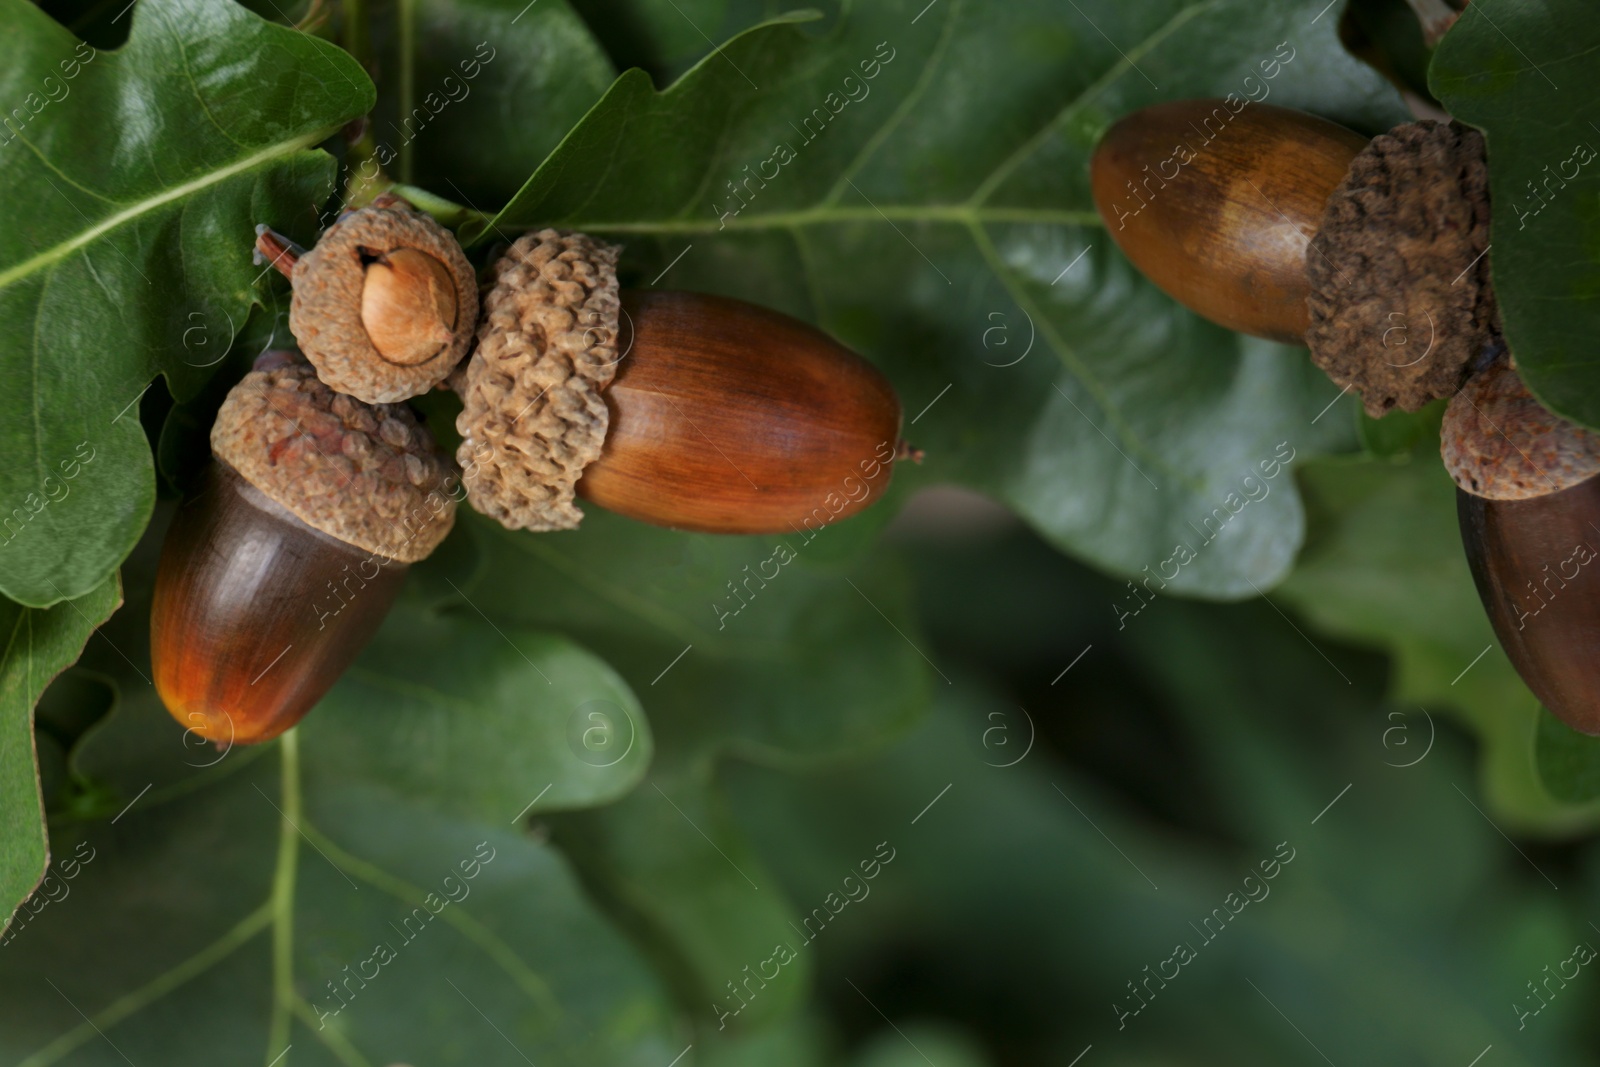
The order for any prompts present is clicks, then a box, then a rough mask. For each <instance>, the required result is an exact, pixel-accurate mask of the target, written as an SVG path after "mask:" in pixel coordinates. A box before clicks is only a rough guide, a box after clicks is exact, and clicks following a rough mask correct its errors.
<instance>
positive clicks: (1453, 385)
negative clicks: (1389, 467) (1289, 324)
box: [1306, 121, 1500, 417]
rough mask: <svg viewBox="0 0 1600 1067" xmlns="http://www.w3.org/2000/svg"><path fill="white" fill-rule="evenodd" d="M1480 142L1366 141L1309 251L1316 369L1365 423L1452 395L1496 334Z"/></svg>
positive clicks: (1443, 132)
mask: <svg viewBox="0 0 1600 1067" xmlns="http://www.w3.org/2000/svg"><path fill="white" fill-rule="evenodd" d="M1488 247H1489V170H1488V164H1487V162H1486V160H1485V154H1484V144H1483V137H1482V135H1481V134H1479V133H1478V132H1477V131H1476V130H1473V129H1469V128H1468V127H1466V126H1462V125H1460V124H1459V123H1454V122H1451V123H1441V122H1433V121H1426V122H1414V123H1410V124H1408V125H1405V126H1397V127H1395V128H1394V129H1393V130H1391V131H1390V132H1389V133H1387V134H1384V135H1382V136H1380V137H1376V138H1374V139H1373V140H1372V143H1371V144H1369V145H1368V146H1367V147H1366V149H1364V150H1363V151H1362V152H1361V154H1360V155H1358V156H1356V158H1355V161H1354V162H1353V163H1352V164H1351V165H1350V170H1349V172H1348V173H1347V174H1346V175H1345V178H1344V181H1343V182H1342V183H1341V184H1340V185H1339V187H1338V188H1337V189H1336V190H1334V192H1333V195H1332V196H1330V197H1329V198H1328V204H1327V207H1326V209H1325V210H1324V212H1323V216H1322V224H1321V227H1320V228H1319V229H1318V231H1317V236H1316V237H1315V238H1313V239H1312V241H1311V243H1310V245H1309V246H1308V247H1307V249H1306V278H1307V279H1308V280H1309V281H1310V283H1311V295H1310V296H1309V297H1308V298H1307V301H1306V303H1307V305H1308V307H1309V308H1310V311H1311V327H1310V329H1309V330H1308V331H1307V332H1306V344H1307V345H1309V346H1310V348H1311V359H1312V361H1313V362H1315V363H1316V365H1317V366H1319V367H1321V368H1322V369H1323V370H1324V371H1325V372H1327V375H1328V377H1330V378H1332V379H1333V380H1334V382H1335V383H1337V384H1339V385H1345V386H1354V387H1355V389H1356V390H1357V391H1358V392H1359V393H1360V394H1361V397H1362V400H1363V401H1364V402H1365V405H1366V409H1367V413H1368V414H1369V415H1372V416H1374V417H1376V416H1380V415H1382V414H1384V413H1385V412H1387V411H1389V410H1390V409H1391V408H1395V407H1398V408H1400V409H1401V410H1403V411H1416V410H1417V409H1419V408H1421V407H1422V406H1423V405H1425V404H1427V403H1429V402H1430V401H1433V400H1437V399H1439V398H1440V397H1446V396H1450V395H1452V394H1453V393H1454V392H1455V391H1456V390H1457V389H1458V388H1460V387H1461V383H1462V381H1463V380H1464V379H1465V378H1466V376H1467V375H1468V374H1469V373H1470V372H1471V371H1472V369H1473V365H1474V361H1475V360H1476V359H1477V357H1478V356H1479V354H1480V353H1481V352H1483V351H1484V349H1485V348H1486V347H1487V346H1489V345H1490V344H1491V343H1492V342H1493V340H1494V338H1496V337H1497V336H1498V335H1499V332H1500V320H1499V312H1498V310H1497V309H1496V306H1495V301H1494V291H1493V289H1492V287H1491V285H1490V281H1489V257H1488V256H1486V255H1485V254H1484V253H1485V251H1486V250H1487V249H1488Z"/></svg>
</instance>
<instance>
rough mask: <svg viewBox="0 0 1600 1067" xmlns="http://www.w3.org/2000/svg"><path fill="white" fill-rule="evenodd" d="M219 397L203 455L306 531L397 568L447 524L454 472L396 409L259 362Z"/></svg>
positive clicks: (296, 369)
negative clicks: (388, 561)
mask: <svg viewBox="0 0 1600 1067" xmlns="http://www.w3.org/2000/svg"><path fill="white" fill-rule="evenodd" d="M257 368H258V369H256V370H253V371H251V372H250V373H249V374H247V375H245V376H244V378H243V379H242V380H241V381H240V382H239V384H238V385H236V386H234V387H233V389H232V390H231V391H230V392H229V393H228V397H227V399H226V400H224V401H223V403H222V408H221V410H220V411H218V412H217V421H216V422H215V423H214V424H213V425H212V427H211V452H212V454H213V455H214V456H216V458H217V459H218V460H220V461H222V462H223V463H226V464H227V465H228V466H230V467H232V468H233V469H234V470H235V471H237V472H238V473H239V474H240V475H241V476H242V477H243V478H244V479H245V480H246V481H248V482H250V484H252V485H254V486H255V487H256V488H257V489H259V490H261V491H262V492H263V493H265V494H266V495H267V496H268V497H270V498H271V499H272V500H273V501H275V502H276V503H278V504H280V505H282V506H283V507H284V508H286V509H287V510H288V511H290V512H291V513H293V514H294V516H295V517H296V518H298V519H300V520H301V521H302V522H304V523H305V524H306V525H308V526H310V527H312V528H313V529H316V530H320V531H321V532H322V533H325V534H327V535H329V536H330V537H335V538H338V539H339V540H340V541H343V542H345V543H347V544H351V545H354V546H356V547H357V548H359V549H362V550H363V551H367V552H372V553H374V554H376V555H379V556H386V557H388V558H389V559H392V560H395V561H397V562H400V563H415V562H417V561H418V560H421V559H424V558H426V557H427V556H428V555H429V553H431V552H432V551H433V550H434V549H435V548H437V547H438V545H439V542H441V541H443V540H444V538H445V535H446V534H448V533H449V532H450V528H451V526H452V525H454V523H455V509H456V500H455V497H454V496H453V495H452V492H451V490H452V489H453V487H454V481H455V478H454V472H453V471H452V469H451V467H450V460H449V458H448V457H447V456H445V455H444V454H443V453H442V452H440V451H439V449H438V447H437V446H436V445H435V444H434V442H433V436H432V435H431V434H430V433H429V432H428V430H427V428H426V427H424V426H423V425H421V423H419V422H418V421H417V417H416V415H415V414H413V413H412V411H411V409H410V408H408V407H406V406H405V405H404V404H377V405H369V404H364V403H362V402H361V401H359V400H357V399H355V398H354V397H351V396H346V395H345V394H343V393H336V392H334V391H333V390H332V389H330V388H328V387H327V386H326V385H324V384H323V383H322V382H321V381H320V380H319V379H318V378H317V374H316V372H315V371H314V370H313V369H312V368H311V367H310V365H308V364H306V363H303V362H300V361H298V360H294V361H292V362H286V361H284V360H283V359H282V358H281V357H277V358H273V357H270V356H269V357H267V358H265V359H263V360H261V361H258V363H257Z"/></svg>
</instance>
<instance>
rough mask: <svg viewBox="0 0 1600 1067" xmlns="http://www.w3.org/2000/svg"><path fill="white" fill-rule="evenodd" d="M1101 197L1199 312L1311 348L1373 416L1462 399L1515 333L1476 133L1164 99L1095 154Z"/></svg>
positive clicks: (1104, 208)
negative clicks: (1501, 287) (1355, 125)
mask: <svg viewBox="0 0 1600 1067" xmlns="http://www.w3.org/2000/svg"><path fill="white" fill-rule="evenodd" d="M1090 177H1091V184H1092V186H1093V192H1094V199H1095V206H1096V207H1097V208H1098V209H1099V211H1100V215H1101V217H1102V218H1103V219H1104V220H1105V224H1106V228H1107V230H1108V231H1109V232H1110V234H1111V236H1112V238H1113V239H1114V240H1115V241H1116V242H1117V244H1118V246H1119V247H1120V248H1121V249H1122V251H1123V253H1124V254H1125V255H1127V257H1128V258H1129V259H1130V260H1132V261H1133V264H1134V265H1135V266H1136V267H1138V268H1139V269H1140V270H1141V271H1142V272H1143V273H1144V274H1145V275H1146V276H1147V277H1149V278H1150V280H1151V281H1153V282H1155V283H1156V285H1158V286H1160V287H1161V288H1162V289H1163V290H1165V291H1166V292H1167V293H1168V295H1170V296H1172V297H1173V298H1174V299H1176V300H1178V301H1179V302H1180V303H1182V304H1183V305H1185V306H1186V307H1188V308H1189V309H1190V310H1192V311H1194V312H1196V313H1197V314H1199V315H1202V316H1204V317H1205V318H1207V319H1210V320H1211V321H1213V322H1216V323H1218V324H1220V325H1222V326H1226V327H1228V328H1229V329H1234V330H1240V331H1242V332H1244V333H1248V334H1252V335H1254V336H1257V337H1265V338H1267V339H1269V340H1273V341H1280V342H1283V343H1286V344H1304V345H1307V346H1308V347H1310V349H1311V358H1312V361H1313V362H1315V363H1316V364H1317V366H1318V367H1320V368H1322V370H1323V371H1325V372H1326V373H1327V375H1328V377H1330V378H1331V379H1333V381H1334V382H1335V384H1338V385H1342V386H1346V387H1349V388H1353V389H1356V390H1357V391H1359V393H1360V395H1361V397H1362V400H1363V402H1364V404H1365V406H1366V409H1367V412H1368V414H1370V415H1372V416H1374V417H1376V416H1380V415H1382V414H1384V413H1385V412H1387V411H1389V410H1390V409H1391V408H1395V407H1399V408H1401V409H1403V410H1406V411H1416V410H1418V409H1419V408H1421V407H1422V406H1423V405H1425V404H1427V403H1429V402H1431V401H1433V400H1436V399H1439V398H1441V397H1448V396H1450V395H1452V394H1453V393H1454V392H1455V391H1456V390H1457V389H1458V388H1460V386H1461V384H1462V382H1463V381H1465V379H1466V376H1467V375H1468V374H1469V373H1470V372H1471V370H1472V369H1473V368H1474V367H1475V366H1476V365H1477V363H1478V357H1479V355H1480V354H1481V353H1482V352H1483V351H1484V350H1485V348H1486V347H1489V346H1491V345H1492V344H1493V342H1494V340H1495V339H1496V338H1497V337H1498V331H1499V318H1498V312H1497V310H1496V307H1495V303H1494V295H1493V289H1492V286H1491V284H1490V274H1489V261H1488V257H1487V254H1486V253H1487V252H1488V249H1489V184H1488V167H1487V162H1486V157H1485V148H1484V142H1483V138H1482V136H1481V135H1479V134H1478V133H1477V131H1475V130H1472V129H1469V128H1468V127H1465V126H1461V125H1459V124H1457V123H1453V122H1452V123H1440V122H1432V121H1424V122H1415V123H1408V124H1406V125H1403V126H1397V127H1395V129H1393V130H1391V131H1390V132H1389V133H1386V134H1383V135H1381V136H1379V137H1376V138H1374V139H1373V140H1372V141H1371V142H1368V141H1367V140H1366V139H1365V138H1363V137H1361V136H1359V135H1357V134H1354V133H1352V132H1350V131H1349V130H1346V129H1344V128H1343V127H1340V126H1336V125H1334V124H1333V123H1331V122H1327V121H1325V120H1323V119H1320V118H1316V117H1314V116H1311V115H1306V114H1303V113H1301V112H1297V111H1290V110H1287V109H1284V108H1279V107H1272V106H1269V105H1266V104H1257V103H1252V102H1250V101H1248V100H1243V99H1240V98H1239V97H1236V96H1235V97H1231V98H1229V100H1227V101H1223V100H1186V101H1176V102H1172V103H1167V104H1158V105H1156V106H1154V107H1149V108H1145V109H1144V110H1142V111H1136V112H1134V113H1133V114H1131V115H1128V116H1126V117H1125V118H1123V119H1122V120H1121V121H1120V122H1118V123H1117V124H1116V125H1114V126H1113V127H1112V128H1111V129H1110V130H1109V131H1108V132H1107V133H1106V135H1105V137H1104V138H1103V139H1102V140H1101V142H1100V145H1099V146H1098V147H1097V148H1096V149H1095V153H1094V156H1093V159H1092V161H1091V164H1090Z"/></svg>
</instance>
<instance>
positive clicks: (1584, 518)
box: [1442, 363, 1600, 734]
mask: <svg viewBox="0 0 1600 1067" xmlns="http://www.w3.org/2000/svg"><path fill="white" fill-rule="evenodd" d="M1442 451H1443V455H1444V461H1445V466H1446V467H1447V468H1449V470H1450V474H1451V477H1452V478H1454V479H1455V482H1456V486H1457V490H1456V511H1457V516H1458V518H1459V519H1460V523H1461V540H1462V543H1463V545H1464V546H1465V548H1466V554H1467V563H1468V564H1469V566H1470V567H1471V569H1472V577H1473V580H1474V582H1475V583H1476V584H1477V587H1478V595H1479V597H1480V598H1482V600H1483V606H1484V610H1485V611H1486V612H1487V613H1488V615H1489V621H1490V622H1491V623H1492V624H1493V626H1494V632H1495V636H1496V637H1498V638H1499V639H1500V646H1501V647H1502V648H1503V649H1505V652H1506V655H1507V657H1509V658H1510V660H1511V663H1512V666H1514V667H1516V669H1517V673H1518V674H1520V675H1521V676H1522V680H1523V681H1524V682H1525V683H1527V686H1528V688H1529V689H1530V690H1532V691H1533V694H1534V695H1535V696H1537V697H1538V698H1539V700H1540V702H1541V703H1543V704H1544V706H1545V707H1547V708H1549V709H1550V710H1551V711H1552V712H1554V713H1555V714H1556V716H1557V717H1558V718H1560V719H1561V720H1562V721H1563V722H1565V723H1566V724H1567V725H1568V726H1571V727H1572V728H1573V729H1575V730H1581V731H1582V732H1584V733H1586V734H1600V656H1597V655H1596V650H1597V649H1600V575H1597V574H1596V573H1595V572H1596V571H1600V564H1597V563H1595V560H1596V557H1597V555H1600V553H1597V551H1596V550H1597V548H1600V478H1597V477H1595V475H1596V474H1600V434H1595V433H1592V432H1590V431H1588V430H1585V429H1583V428H1582V427H1579V426H1575V425H1573V424H1572V423H1570V422H1567V421H1565V420H1564V419H1561V418H1558V417H1557V416H1555V415H1552V414H1551V413H1550V412H1548V411H1546V410H1545V409H1544V407H1543V406H1542V405H1540V404H1539V402H1538V401H1537V400H1535V399H1534V398H1533V396H1532V395H1531V394H1530V393H1529V392H1528V390H1527V388H1526V387H1525V386H1524V385H1523V384H1522V381H1521V379H1520V378H1519V377H1518V375H1517V373H1516V371H1515V370H1513V369H1512V368H1511V367H1509V366H1507V365H1505V364H1503V363H1502V364H1496V365H1494V366H1491V367H1489V368H1488V369H1486V370H1484V371H1481V372H1479V373H1478V374H1476V375H1474V376H1473V377H1472V379H1471V380H1469V381H1468V383H1467V385H1466V386H1465V387H1464V388H1463V389H1462V390H1461V392H1460V394H1459V395H1457V396H1456V397H1455V398H1454V399H1453V400H1451V402H1450V406H1449V408H1448V409H1447V410H1446V413H1445V418H1444V424H1443V427H1442Z"/></svg>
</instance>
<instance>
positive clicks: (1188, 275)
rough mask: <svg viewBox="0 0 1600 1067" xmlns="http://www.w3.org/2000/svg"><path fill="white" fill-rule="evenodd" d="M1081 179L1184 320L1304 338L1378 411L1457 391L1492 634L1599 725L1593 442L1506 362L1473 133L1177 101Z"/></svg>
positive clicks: (1463, 467) (1139, 124) (1294, 340)
mask: <svg viewBox="0 0 1600 1067" xmlns="http://www.w3.org/2000/svg"><path fill="white" fill-rule="evenodd" d="M1091 184H1092V187H1093V192H1094V198H1095V204H1096V207H1097V208H1098V209H1099V211H1100V214H1101V216H1102V218H1103V219H1104V220H1105V223H1106V227H1107V229H1108V230H1109V231H1110V233H1111V236H1112V237H1113V238H1114V239H1115V240H1116V242H1117V243H1118V245H1119V246H1120V247H1121V248H1122V250H1123V252H1124V253H1125V254H1126V255H1127V257H1128V258H1129V259H1130V260H1132V261H1133V263H1134V265H1135V266H1137V267H1138V268H1139V269H1140V270H1141V271H1143V272H1144V274H1145V275H1146V276H1148V277H1149V278H1150V279H1151V280H1152V281H1153V282H1155V283H1156V284H1157V285H1158V286H1160V287H1161V288H1162V289H1163V290H1165V291H1166V292H1167V293H1168V294H1169V295H1171V296H1172V297H1174V298H1175V299H1177V300H1178V301H1179V302H1180V303H1182V304H1184V305H1185V306H1186V307H1188V308H1190V309H1191V310H1193V311H1195V312H1196V313H1198V314H1200V315H1202V316H1204V317H1205V318H1207V319H1210V320H1212V321H1213V322H1216V323H1219V324H1221V325H1223V326H1227V327H1228V328H1230V329H1235V330H1240V331H1242V332H1245V333H1248V334H1252V335H1255V336H1259V337H1265V338H1268V339H1271V340H1275V341H1282V342H1285V343H1291V344H1299V343H1304V344H1307V345H1308V346H1309V347H1310V348H1311V356H1312V359H1313V361H1314V362H1315V363H1316V364H1317V365H1318V366H1319V367H1321V368H1322V369H1323V370H1324V371H1325V372H1327V374H1328V375H1329V377H1331V378H1332V379H1333V380H1334V382H1335V384H1338V385H1343V386H1345V387H1346V388H1347V389H1350V388H1353V389H1356V390H1358V391H1359V392H1360V394H1361V396H1362V398H1363V400H1364V402H1365V406H1366V409H1367V411H1368V413H1369V414H1371V415H1373V416H1379V415H1382V414H1384V413H1385V412H1387V411H1389V410H1390V409H1392V408H1394V407H1399V408H1402V409H1403V410H1407V411H1415V410H1417V409H1419V408H1421V407H1422V406H1423V405H1425V404H1427V403H1429V402H1431V401H1434V400H1438V399H1442V398H1446V397H1448V398H1450V402H1449V405H1448V407H1447V408H1446V411H1445V416H1444V424H1443V429H1442V435H1441V436H1442V451H1443V455H1444V461H1445V465H1446V467H1447V468H1448V469H1449V471H1450V474H1451V477H1452V478H1453V479H1454V480H1455V482H1456V485H1457V487H1458V488H1457V514H1458V517H1459V520H1460V525H1461V535H1462V540H1463V542H1464V544H1465V547H1466V554H1467V561H1468V563H1469V565H1470V567H1471V569H1472V575H1473V579H1474V581H1475V582H1476V584H1477V587H1478V594H1479V596H1480V598H1481V599H1482V600H1483V604H1484V608H1485V610H1486V611H1487V612H1488V615H1489V619H1490V621H1491V623H1492V624H1493V626H1494V630H1495V634H1496V636H1498V637H1499V639H1500V643H1501V645H1502V646H1503V647H1504V648H1505V650H1506V654H1507V655H1508V656H1509V657H1510V659H1511V662H1512V664H1513V665H1514V666H1515V667H1516V669H1517V671H1518V673H1520V674H1521V675H1522V678H1523V681H1525V682H1526V683H1527V685H1528V688H1529V689H1531V690H1532V691H1533V693H1534V695H1536V696H1537V697H1538V698H1539V699H1540V700H1541V701H1542V702H1543V703H1544V705H1545V706H1546V707H1548V708H1549V709H1550V710H1551V711H1553V712H1554V713H1555V714H1556V715H1557V716H1559V717H1560V718H1561V719H1562V720H1563V721H1565V722H1566V723H1567V724H1568V725H1570V726H1572V727H1573V728H1574V729H1577V730H1581V731H1583V732H1585V733H1590V734H1600V595H1597V594H1600V576H1595V575H1592V574H1586V568H1587V569H1588V570H1590V571H1593V570H1600V568H1589V567H1588V564H1589V563H1590V562H1591V561H1592V560H1594V559H1595V556H1596V551H1595V549H1594V548H1593V547H1591V546H1594V545H1600V478H1596V477H1595V475H1596V474H1600V434H1595V433H1592V432H1590V431H1588V430H1585V429H1583V428H1582V427H1579V426H1576V425H1573V424H1572V423H1570V422H1567V421H1565V420H1563V419H1561V418H1559V417H1557V416H1555V415H1553V414H1551V413H1550V412H1548V411H1546V410H1545V409H1544V408H1543V407H1542V406H1541V405H1540V404H1539V402H1538V401H1537V400H1535V399H1534V397H1533V396H1532V395H1531V394H1530V393H1529V392H1528V390H1527V388H1526V387H1525V386H1524V385H1523V384H1522V381H1521V379H1520V378H1519V377H1518V375H1517V373H1516V370H1515V366H1514V363H1513V361H1511V360H1510V359H1509V357H1508V356H1507V355H1506V350H1505V345H1504V342H1503V339H1502V337H1501V333H1500V320H1499V313H1498V309H1497V307H1496V304H1495V300H1494V293H1493V290H1492V287H1491V285H1490V276H1489V263H1488V255H1487V253H1488V251H1489V195H1488V167H1487V161H1486V153H1485V147H1484V143H1483V138H1482V136H1481V135H1479V134H1478V133H1477V132H1476V131H1474V130H1471V129H1469V128H1467V127H1464V126H1461V125H1459V124H1456V123H1453V122H1452V123H1439V122H1418V123H1411V124H1408V125H1404V126H1400V127H1397V128H1395V129H1394V130H1391V131H1390V132H1389V133H1387V134H1384V135H1382V136H1380V137H1377V138H1376V139H1374V140H1372V141H1371V142H1370V143H1369V142H1368V141H1367V140H1366V139H1365V138H1363V137H1361V136H1359V135H1358V134H1355V133H1352V132H1350V131H1349V130H1346V129H1344V128H1343V127H1340V126H1336V125H1334V124H1333V123H1330V122H1327V121H1325V120H1323V119H1320V118H1316V117H1313V116H1311V115H1306V114H1303V113H1300V112H1296V111H1289V110H1286V109H1283V108H1278V107H1271V106H1267V105H1263V104H1255V103H1251V102H1248V101H1243V100H1241V99H1239V98H1237V97H1230V98H1229V99H1228V100H1193V101H1182V102H1176V103H1169V104H1160V105H1157V106H1154V107H1150V108H1146V109H1144V110H1142V111H1138V112H1135V113H1134V114H1132V115H1129V116H1128V117H1126V118H1124V119H1123V120H1122V121H1120V122H1119V123H1117V124H1116V125H1115V126H1113V127H1112V129H1111V130H1110V131H1109V132H1108V133H1107V134H1106V136H1105V137H1104V139H1103V140H1102V141H1101V143H1100V144H1099V146H1098V147H1097V148H1096V151H1095V154H1094V157H1093V160H1092V164H1091ZM1417 351H1420V352H1421V354H1420V355H1416V356H1413V355H1412V353H1414V352H1417Z"/></svg>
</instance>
